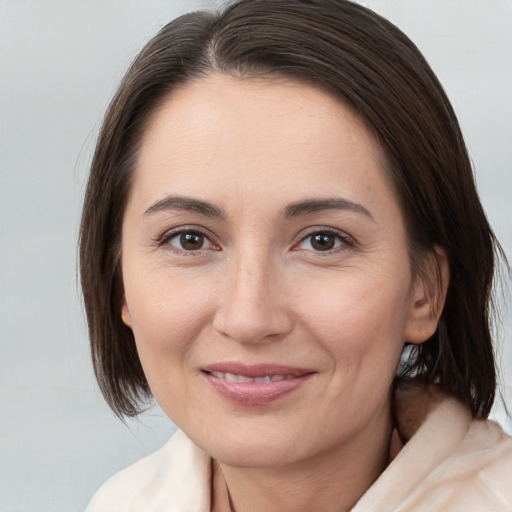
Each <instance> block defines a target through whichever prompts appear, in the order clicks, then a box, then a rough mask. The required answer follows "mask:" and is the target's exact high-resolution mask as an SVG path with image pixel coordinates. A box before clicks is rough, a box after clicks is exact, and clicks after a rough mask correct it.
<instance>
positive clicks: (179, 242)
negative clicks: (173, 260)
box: [163, 230, 215, 252]
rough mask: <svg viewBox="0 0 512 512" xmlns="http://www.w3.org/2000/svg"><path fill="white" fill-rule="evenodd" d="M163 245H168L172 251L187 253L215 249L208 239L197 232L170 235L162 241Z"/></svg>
mask: <svg viewBox="0 0 512 512" xmlns="http://www.w3.org/2000/svg"><path fill="white" fill-rule="evenodd" d="M163 243H164V244H168V245H170V246H171V247H173V248H174V249H178V250H180V251H187V252H192V251H200V250H205V249H215V246H214V244H213V243H212V242H211V241H210V240H209V239H208V237H207V236H206V235H205V234H204V233H201V231H197V230H186V231H179V232H174V233H171V234H169V235H168V236H167V237H166V238H165V239H164V240H163Z"/></svg>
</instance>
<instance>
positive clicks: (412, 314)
mask: <svg viewBox="0 0 512 512" xmlns="http://www.w3.org/2000/svg"><path fill="white" fill-rule="evenodd" d="M422 267H423V268H422V269H421V272H420V273H418V275H417V276H416V277H415V279H416V282H415V283H414V290H413V297H412V301H411V308H410V311H409V317H408V319H407V324H406V328H405V334H404V341H405V342H407V343H415V344H419V343H423V342H424V341H426V340H428V339H429V338H430V337H431V336H432V335H433V334H434V333H435V332H436V329H437V324H438V322H439V318H440V316H441V313H442V312H443V308H444V303H445V300H446V293H447V291H448V284H449V281H450V269H449V263H448V257H447V255H446V251H445V250H444V249H443V248H442V247H440V246H438V245H436V246H434V251H433V252H432V253H430V254H429V255H427V256H426V257H425V258H424V262H423V264H422Z"/></svg>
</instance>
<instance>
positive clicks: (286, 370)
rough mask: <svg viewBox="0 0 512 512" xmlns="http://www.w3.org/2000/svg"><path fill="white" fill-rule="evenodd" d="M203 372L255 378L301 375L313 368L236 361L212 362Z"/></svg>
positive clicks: (310, 371)
mask: <svg viewBox="0 0 512 512" xmlns="http://www.w3.org/2000/svg"><path fill="white" fill-rule="evenodd" d="M202 370H203V371H205V372H220V373H232V374H234V375H244V376H246V377H251V378H253V379H256V378H257V377H266V376H269V377H273V376H274V375H285V376H286V375H291V376H293V377H301V376H303V375H307V374H310V373H314V371H313V370H311V369H308V368H300V367H297V366H287V365H282V364H273V363H263V364H253V365H247V364H243V363H236V362H224V363H214V364H211V365H208V366H205V367H204V368H202Z"/></svg>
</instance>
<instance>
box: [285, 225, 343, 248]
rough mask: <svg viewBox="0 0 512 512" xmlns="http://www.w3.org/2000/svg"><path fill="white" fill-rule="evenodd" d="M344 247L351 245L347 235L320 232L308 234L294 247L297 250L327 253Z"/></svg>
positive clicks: (325, 231) (327, 231) (335, 232)
mask: <svg viewBox="0 0 512 512" xmlns="http://www.w3.org/2000/svg"><path fill="white" fill-rule="evenodd" d="M344 245H351V242H350V238H349V237H348V236H347V235H343V234H341V233H338V232H337V231H331V230H322V231H315V232H314V233H310V234H309V235H307V236H306V237H304V238H303V239H302V240H301V241H300V242H299V243H298V244H297V245H296V246H295V247H296V249H298V250H306V251H316V252H328V251H335V250H336V249H340V248H342V247H343V246H344Z"/></svg>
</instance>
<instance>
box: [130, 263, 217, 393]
mask: <svg viewBox="0 0 512 512" xmlns="http://www.w3.org/2000/svg"><path fill="white" fill-rule="evenodd" d="M125 297H126V303H127V305H128V309H129V311H130V316H131V319H132V330H133V334H134V337H135V342H136V345H137V350H138V352H139V357H140V359H141V363H142V366H143V368H144V372H145V373H146V377H147V378H148V381H151V380H153V379H152V375H153V373H155V372H159V373H160V372H164V373H165V372H166V371H169V370H170V368H171V367H172V366H175V365H180V366H181V365H183V363H184V361H186V359H187V356H188V354H189V352H190V351H191V349H192V348H193V344H194V340H195V339H197V338H198V336H199V333H200V332H201V330H202V329H203V328H204V326H205V325H206V324H207V323H208V321H209V317H210V313H209V312H210V311H211V309H212V308H211V300H210V299H209V294H207V293H201V290H200V287H199V286H196V285H194V284H193V283H191V282H190V281H188V280H186V279H179V278H166V277H165V276H162V275H161V274H160V275H158V276H155V277H152V275H151V274H150V273H149V272H147V273H144V276H143V278H142V279H138V280H131V281H130V280H128V282H125ZM150 384H151V382H150Z"/></svg>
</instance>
